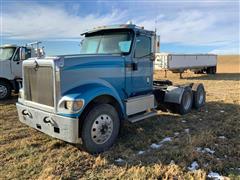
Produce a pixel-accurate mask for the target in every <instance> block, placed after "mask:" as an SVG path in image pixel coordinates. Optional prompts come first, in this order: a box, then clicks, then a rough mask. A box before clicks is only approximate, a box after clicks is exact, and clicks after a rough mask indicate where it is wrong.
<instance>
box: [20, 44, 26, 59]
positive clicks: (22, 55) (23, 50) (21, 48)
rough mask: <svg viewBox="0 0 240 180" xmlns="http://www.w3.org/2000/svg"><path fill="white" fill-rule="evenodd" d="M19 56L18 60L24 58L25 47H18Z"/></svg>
mask: <svg viewBox="0 0 240 180" xmlns="http://www.w3.org/2000/svg"><path fill="white" fill-rule="evenodd" d="M19 57H20V60H25V59H26V49H25V48H23V47H20V49H19Z"/></svg>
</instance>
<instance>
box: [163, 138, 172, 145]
mask: <svg viewBox="0 0 240 180" xmlns="http://www.w3.org/2000/svg"><path fill="white" fill-rule="evenodd" d="M171 141H172V138H171V137H165V138H164V139H163V140H162V141H161V142H160V144H162V143H165V142H171Z"/></svg>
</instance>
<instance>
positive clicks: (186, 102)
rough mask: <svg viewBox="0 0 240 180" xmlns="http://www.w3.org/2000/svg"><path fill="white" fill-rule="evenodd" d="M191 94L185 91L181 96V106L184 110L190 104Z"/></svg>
mask: <svg viewBox="0 0 240 180" xmlns="http://www.w3.org/2000/svg"><path fill="white" fill-rule="evenodd" d="M191 100H192V98H191V94H190V93H187V94H186V95H185V96H183V107H184V109H185V110H187V109H189V108H190V106H191Z"/></svg>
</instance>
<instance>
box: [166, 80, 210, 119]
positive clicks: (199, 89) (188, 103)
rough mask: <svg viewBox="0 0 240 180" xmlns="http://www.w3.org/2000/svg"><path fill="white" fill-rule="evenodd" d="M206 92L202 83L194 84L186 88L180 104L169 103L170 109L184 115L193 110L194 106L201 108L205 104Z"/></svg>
mask: <svg viewBox="0 0 240 180" xmlns="http://www.w3.org/2000/svg"><path fill="white" fill-rule="evenodd" d="M205 101H206V93H205V90H204V86H203V84H201V83H196V84H193V86H192V88H191V87H190V86H188V87H185V88H184V92H183V94H182V98H181V102H180V104H173V105H171V104H170V105H169V109H170V110H171V111H173V112H175V113H178V114H181V115H184V114H187V113H189V112H190V111H191V109H192V108H195V109H199V108H201V107H202V106H204V105H205Z"/></svg>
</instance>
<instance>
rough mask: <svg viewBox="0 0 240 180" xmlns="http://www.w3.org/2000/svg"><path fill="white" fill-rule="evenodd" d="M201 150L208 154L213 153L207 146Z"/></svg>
mask: <svg viewBox="0 0 240 180" xmlns="http://www.w3.org/2000/svg"><path fill="white" fill-rule="evenodd" d="M203 151H204V152H207V153H210V154H214V153H215V151H214V150H211V149H209V148H204V150H203Z"/></svg>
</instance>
